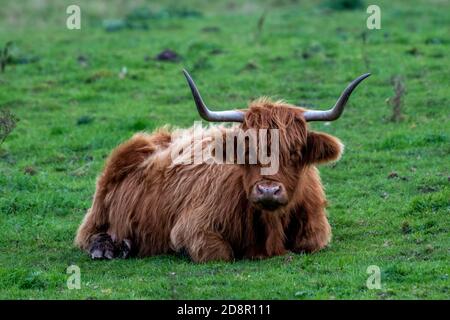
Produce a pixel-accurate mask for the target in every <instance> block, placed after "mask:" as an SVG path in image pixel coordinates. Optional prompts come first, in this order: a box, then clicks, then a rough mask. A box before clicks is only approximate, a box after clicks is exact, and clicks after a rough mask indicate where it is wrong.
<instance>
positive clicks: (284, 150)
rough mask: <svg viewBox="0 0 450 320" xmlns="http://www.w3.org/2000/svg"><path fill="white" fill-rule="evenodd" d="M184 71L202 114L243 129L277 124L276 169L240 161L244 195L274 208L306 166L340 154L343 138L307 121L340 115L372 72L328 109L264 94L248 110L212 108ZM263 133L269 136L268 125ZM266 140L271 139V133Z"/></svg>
mask: <svg viewBox="0 0 450 320" xmlns="http://www.w3.org/2000/svg"><path fill="white" fill-rule="evenodd" d="M183 72H184V75H185V76H186V79H187V81H188V84H189V86H190V88H191V91H192V95H193V97H194V100H195V104H196V106H197V109H198V112H199V113H200V115H201V116H202V118H203V119H205V120H207V121H215V122H240V123H241V128H242V129H243V130H248V129H278V140H279V143H278V146H279V148H278V151H279V152H278V161H279V166H278V170H277V172H276V173H275V174H270V175H263V174H261V170H260V169H261V166H264V165H262V164H261V163H260V162H259V161H258V162H257V163H256V164H248V163H246V164H244V165H242V166H241V168H242V169H243V170H244V173H243V177H244V179H243V180H244V181H243V183H244V187H245V192H246V194H247V197H248V200H249V201H250V203H251V204H252V205H253V207H255V208H256V209H259V210H265V211H275V210H277V209H279V208H283V207H285V206H288V205H289V204H290V203H291V202H292V200H293V195H294V194H295V191H296V190H297V188H298V187H299V186H300V185H301V183H302V180H303V178H304V175H303V173H304V172H305V170H304V168H305V167H308V166H310V165H313V164H318V163H326V162H329V161H335V160H337V159H339V157H340V155H341V152H342V148H343V145H342V144H341V142H340V141H339V140H338V139H337V138H335V137H333V136H330V135H328V134H325V133H319V132H314V131H310V130H308V126H307V122H308V121H333V120H336V119H338V118H339V117H340V116H341V114H342V112H343V110H344V107H345V105H346V103H347V101H348V98H349V97H350V95H351V93H352V92H353V90H354V89H355V88H356V86H357V85H358V84H359V83H360V82H361V81H363V80H364V79H365V78H367V77H368V76H369V75H370V74H364V75H362V76H360V77H358V78H356V79H355V80H354V81H353V82H351V83H350V84H349V85H348V87H347V88H346V89H345V90H344V91H343V93H342V94H341V96H340V97H339V99H338V100H337V102H336V104H335V105H334V107H333V108H331V109H330V110H327V111H317V110H305V109H303V108H300V107H296V106H293V105H289V104H287V103H284V102H282V101H277V102H272V101H270V100H269V99H266V98H262V99H258V100H256V101H254V102H252V103H251V104H250V105H249V107H248V109H246V110H232V111H210V110H209V109H208V107H207V106H206V105H205V103H204V102H203V100H202V98H201V96H200V93H199V91H198V89H197V87H196V85H195V83H194V81H193V80H192V78H191V77H190V75H189V74H188V73H187V71H186V70H184V71H183ZM265 132H267V134H268V135H269V136H270V132H271V131H270V130H267V131H265ZM258 139H259V136H258ZM265 141H267V142H268V143H270V141H271V139H270V137H267V138H266V139H265ZM257 145H259V144H257ZM249 147H251V146H248V145H247V146H246V148H247V150H246V153H249V152H251V151H252V150H248V148H249ZM268 149H270V148H268ZM253 151H255V150H253ZM256 154H257V151H256ZM302 177H303V178H302Z"/></svg>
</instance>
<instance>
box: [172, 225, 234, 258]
mask: <svg viewBox="0 0 450 320" xmlns="http://www.w3.org/2000/svg"><path fill="white" fill-rule="evenodd" d="M191 227H192V225H191V224H189V223H188V224H184V223H183V222H181V221H179V223H177V224H176V225H175V226H174V228H173V229H172V231H171V233H170V240H171V246H172V249H173V250H175V251H176V252H183V251H185V252H186V253H187V254H188V255H189V256H190V258H191V259H192V261H194V262H207V261H232V260H233V259H234V255H233V249H232V248H231V245H230V244H229V243H228V242H227V241H225V240H224V239H223V238H222V236H221V235H220V234H218V233H216V232H214V231H206V230H196V228H191Z"/></svg>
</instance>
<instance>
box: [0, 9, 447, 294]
mask: <svg viewBox="0 0 450 320" xmlns="http://www.w3.org/2000/svg"><path fill="white" fill-rule="evenodd" d="M50 3H52V4H51V5H50ZM71 3H72V1H58V2H56V1H54V2H50V1H21V2H20V4H19V2H18V1H14V0H4V1H2V10H1V12H0V45H1V46H3V45H4V44H5V43H6V42H7V41H14V43H15V51H14V52H13V54H14V55H15V57H16V58H17V57H19V58H20V57H22V58H27V59H28V60H25V62H26V61H29V62H30V63H27V64H14V65H12V64H10V65H7V66H6V72H5V73H3V74H0V109H9V110H11V111H12V112H13V113H14V114H15V115H17V116H18V117H19V118H20V122H19V123H18V126H17V128H16V129H15V131H13V133H12V134H11V135H10V136H9V137H8V138H7V139H6V141H5V143H3V144H2V145H1V146H0V248H1V249H0V298H2V299H15V298H25V299H28V298H32V299H41V298H52V299H61V298H69V299H72V298H77V299H78V298H81V299H85V298H106V299H110V298H111V299H118V298H123V299H133V298H137V299H191V298H192V299H194V298H225V299H228V298H243V299H247V298H253V299H260V298H265V299H272V298H274V299H328V298H336V299H343V298H350V299H360V298H362V299H401V298H406V299H418V298H426V299H448V298H449V297H450V294H449V286H450V281H449V278H448V275H449V273H450V268H449V265H450V263H449V262H450V259H449V250H450V246H449V244H450V241H449V231H450V230H449V225H450V223H449V214H450V186H449V185H450V182H449V181H450V180H449V179H450V172H449V165H450V121H449V120H450V118H449V116H450V107H449V106H450V94H449V93H450V90H449V82H450V72H449V66H450V59H449V53H450V50H449V49H450V35H449V33H448V26H449V23H450V18H449V15H448V12H449V11H450V5H449V2H447V1H438V0H436V1H433V2H432V3H429V2H428V1H395V2H393V1H387V0H386V1H377V4H378V5H379V6H380V7H381V10H382V29H381V30H374V31H370V30H367V29H366V18H367V14H366V12H365V7H366V6H363V8H357V9H354V10H333V9H329V8H328V7H327V6H326V4H324V3H326V1H323V2H322V3H320V2H318V1H298V2H297V1H290V0H289V1H283V0H277V1H271V2H266V4H264V3H263V2H256V1H253V2H248V3H244V2H241V1H234V2H233V3H231V2H213V1H193V2H189V3H190V4H189V6H188V7H183V8H185V9H190V10H196V11H197V12H194V13H195V14H191V15H190V14H180V12H182V11H180V10H178V11H177V10H173V8H174V6H175V4H176V3H177V2H175V1H171V2H169V1H166V2H162V3H161V4H154V1H147V6H148V7H149V8H150V9H151V10H152V12H159V14H157V15H155V16H152V17H151V18H149V19H148V20H144V22H145V23H147V27H148V28H146V29H142V30H141V29H130V28H125V29H122V30H119V31H117V32H107V31H105V29H104V26H103V24H102V21H103V20H105V19H123V18H124V17H125V15H126V14H127V13H129V12H131V11H132V10H133V9H134V8H135V6H134V5H133V4H131V3H130V2H128V3H127V2H125V1H108V2H107V3H108V5H106V4H105V3H106V1H105V3H103V4H101V3H99V2H95V4H94V1H87V0H85V1H79V3H80V4H81V10H82V29H81V30H78V31H76V30H74V31H70V30H67V29H66V28H65V19H66V17H67V15H66V13H65V8H66V6H67V5H68V4H71ZM366 5H367V4H366ZM265 8H268V10H267V15H266V18H265V21H264V24H263V27H262V30H261V32H258V31H257V25H258V20H259V18H260V16H261V15H262V13H263V11H264V10H265ZM138 12H139V11H138ZM171 12H172V14H170V13H171ZM174 12H175V13H174ZM177 12H178V13H177ZM185 12H186V10H185ZM167 13H169V14H167ZM363 32H365V34H366V42H365V44H364V43H363V41H362V33H363ZM166 48H170V49H172V50H174V51H176V52H177V53H179V54H180V55H181V60H180V61H178V62H160V61H155V60H154V59H153V58H154V56H156V55H157V54H158V53H159V52H160V51H162V50H164V49H166ZM80 55H82V56H85V57H86V58H87V59H88V66H86V67H82V66H81V65H80V63H78V61H77V58H78V57H79V56H80ZM33 57H34V58H33ZM145 57H149V58H148V59H145ZM31 58H33V59H31ZM36 58H38V60H37V61H34V60H36ZM122 67H126V68H127V70H128V73H127V76H126V77H125V78H124V79H120V78H119V76H118V74H119V72H120V70H121V69H122ZM183 67H186V68H187V69H188V70H190V71H191V73H192V75H193V77H194V78H195V79H196V81H197V84H198V85H199V88H200V89H201V91H202V92H203V96H204V98H205V100H206V101H207V102H208V103H209V104H211V105H213V106H215V107H216V108H217V109H221V108H222V109H227V108H242V107H245V106H246V104H247V102H248V101H249V100H250V99H253V98H256V97H258V96H261V95H267V96H271V97H273V98H283V99H286V100H287V101H288V102H290V103H295V104H303V105H306V106H311V107H316V108H326V107H328V106H329V105H331V104H332V103H334V101H335V99H336V98H337V97H338V95H339V94H340V92H341V90H342V89H343V88H344V87H345V86H346V85H347V83H348V82H349V81H350V80H352V79H353V78H355V77H356V76H358V75H360V74H362V73H364V72H368V71H369V72H372V74H373V75H372V77H371V78H369V79H368V80H366V81H365V82H364V83H363V84H362V85H361V86H360V87H358V89H357V90H356V92H355V93H354V95H353V96H352V98H351V101H350V102H349V105H348V107H347V109H346V111H345V113H344V116H343V117H342V118H341V119H340V120H339V121H336V122H333V123H331V124H329V125H326V124H324V123H312V124H311V127H312V129H314V130H320V131H325V132H328V133H331V134H333V135H335V136H337V137H339V138H341V139H342V140H343V142H344V143H345V144H346V151H345V154H344V156H343V158H342V160H341V161H340V162H339V163H338V164H337V165H336V166H322V167H321V175H322V179H323V182H324V185H325V186H326V190H327V196H328V199H329V202H330V206H329V209H328V212H329V217H330V222H331V224H332V228H333V241H332V243H331V245H330V247H329V248H327V249H326V250H323V251H321V252H319V253H317V254H313V255H294V254H291V256H292V257H291V258H288V256H283V257H276V258H271V259H267V260H263V261H237V262H235V263H208V264H202V265H196V264H193V263H191V262H189V261H188V260H185V259H183V258H180V257H176V256H158V257H150V258H146V259H130V260H117V261H100V262H98V261H91V260H90V259H89V257H88V256H87V255H86V254H85V253H84V252H81V251H79V250H78V249H77V248H75V247H74V246H73V244H72V241H73V238H74V235H75V232H76V229H77V227H78V225H79V223H80V221H81V219H82V217H83V216H84V213H85V211H86V209H87V208H88V207H89V206H90V203H91V198H92V194H93V192H94V190H95V179H96V176H97V175H98V174H99V173H100V171H101V169H102V166H103V164H104V159H105V157H106V156H107V155H108V154H109V152H110V151H111V150H112V149H113V148H114V147H115V146H116V145H117V144H118V143H120V142H121V141H124V140H126V139H128V138H129V137H130V136H131V135H132V134H133V133H135V132H136V131H140V130H146V131H152V130H153V129H155V128H157V127H158V126H160V125H164V124H171V125H175V126H180V127H187V126H190V125H192V123H193V121H194V120H199V116H198V114H197V112H196V111H195V108H194V104H193V101H192V98H191V96H190V92H189V90H188V88H187V85H186V83H185V80H184V78H183V76H182V74H181V69H182V68H183ZM396 75H400V76H402V77H403V78H404V81H405V85H406V88H407V93H406V95H405V97H404V121H402V122H400V123H392V122H390V121H389V117H390V115H391V106H389V105H388V104H387V103H386V99H387V98H389V97H391V96H393V88H392V85H391V83H390V79H391V77H392V76H396ZM26 172H28V173H26ZM29 172H31V173H33V172H34V174H29ZM391 172H396V173H397V174H398V177H393V178H388V175H389V174H390V173H391ZM72 264H76V265H78V266H79V267H80V268H81V289H80V290H68V289H67V287H66V280H67V277H68V275H67V274H66V268H67V267H68V266H69V265H72ZM370 265H377V266H379V267H380V269H381V271H382V275H381V283H382V288H381V289H380V290H369V289H368V288H367V287H366V285H365V283H366V279H367V278H368V276H369V275H368V274H367V273H366V269H367V267H368V266H370Z"/></svg>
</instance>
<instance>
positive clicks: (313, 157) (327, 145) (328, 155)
mask: <svg viewBox="0 0 450 320" xmlns="http://www.w3.org/2000/svg"><path fill="white" fill-rule="evenodd" d="M343 150H344V145H343V144H342V143H341V141H340V140H339V139H337V138H335V137H333V136H330V135H329V134H326V133H320V132H311V131H310V132H308V137H307V139H306V145H305V147H304V152H303V155H304V160H305V161H306V162H307V163H325V162H330V161H336V160H339V158H340V157H341V154H342V151H343Z"/></svg>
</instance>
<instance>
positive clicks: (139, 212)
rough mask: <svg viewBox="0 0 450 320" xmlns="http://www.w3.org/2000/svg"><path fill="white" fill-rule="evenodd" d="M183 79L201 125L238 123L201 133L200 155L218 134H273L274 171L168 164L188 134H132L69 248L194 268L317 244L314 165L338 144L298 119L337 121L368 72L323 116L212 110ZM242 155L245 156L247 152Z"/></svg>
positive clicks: (262, 102)
mask: <svg viewBox="0 0 450 320" xmlns="http://www.w3.org/2000/svg"><path fill="white" fill-rule="evenodd" d="M184 74H185V76H186V79H187V81H188V84H189V86H190V89H191V91H192V94H193V97H194V100H195V104H196V106H197V109H198V111H199V114H200V115H201V117H202V118H204V119H205V120H207V121H211V122H237V123H238V124H235V125H233V126H231V127H226V126H211V127H209V128H205V129H203V132H202V137H203V138H202V141H201V148H207V147H208V146H209V145H210V144H211V139H208V138H209V137H212V136H213V135H214V134H217V132H220V133H222V134H224V135H225V134H227V133H230V132H231V133H233V132H234V131H236V130H244V131H245V130H249V129H276V130H278V132H279V137H278V139H279V150H278V161H279V168H278V170H277V172H276V173H275V174H271V175H263V174H261V170H260V169H261V166H264V165H262V164H261V163H260V162H258V163H254V164H248V163H245V164H217V163H211V162H209V163H208V162H202V163H195V162H194V163H189V164H183V163H174V161H173V159H172V157H171V154H172V153H173V150H174V148H180V147H182V146H183V145H185V144H189V143H190V142H191V140H192V139H191V138H192V134H193V130H192V128H190V129H178V130H169V129H166V128H163V129H159V130H157V131H155V132H154V133H152V134H146V133H138V134H136V135H134V136H133V137H132V138H131V139H130V140H129V141H127V142H125V143H123V144H122V145H120V146H119V147H118V148H117V149H115V150H114V151H113V153H112V155H111V156H110V157H109V159H108V160H107V163H106V167H105V169H104V171H103V173H102V174H101V176H100V177H99V179H98V181H97V189H96V192H95V195H94V200H93V204H92V207H91V208H90V209H89V210H88V212H87V214H86V216H85V218H84V220H83V222H82V224H81V226H80V227H79V230H78V234H77V236H76V240H75V242H76V244H77V245H78V246H79V247H80V248H82V249H84V250H86V251H88V252H89V254H90V256H91V257H92V258H93V259H112V258H119V257H121V258H126V257H128V256H138V257H144V256H151V255H157V254H167V253H186V254H187V255H188V256H189V257H190V258H191V259H192V260H193V261H195V262H206V261H211V260H224V261H232V260H234V259H240V258H249V259H257V258H264V257H271V256H276V255H282V254H284V253H286V252H287V251H288V250H289V251H292V252H298V253H300V252H315V251H318V250H320V249H322V248H324V247H326V246H327V244H328V243H329V242H330V238H331V229H330V225H329V223H328V219H327V215H326V211H325V207H326V199H325V194H324V190H323V186H322V184H321V181H320V177H319V173H318V170H317V168H316V165H318V164H321V163H327V162H330V161H336V160H338V159H339V158H340V156H341V153H342V149H343V145H342V143H341V142H340V141H339V140H338V139H337V138H335V137H333V136H331V135H328V134H325V133H319V132H314V131H311V130H309V129H308V126H307V122H308V121H332V120H336V119H337V118H339V117H340V115H341V114H342V112H343V109H344V106H345V105H346V103H347V100H348V98H349V96H350V94H351V93H352V91H353V90H354V89H355V88H356V86H357V85H358V84H359V83H360V82H361V81H362V80H364V79H365V78H367V77H368V76H369V74H365V75H362V76H360V77H358V78H357V79H355V80H354V81H353V82H352V83H350V85H349V86H348V87H347V88H346V89H345V90H344V92H343V93H342V94H341V96H340V98H339V99H338V100H337V102H336V104H335V106H334V107H333V108H331V109H330V110H328V111H317V110H306V109H303V108H300V107H296V106H294V105H290V104H287V103H284V102H282V101H278V102H272V101H271V100H269V99H266V98H262V99H258V100H256V101H253V102H252V103H250V105H249V107H248V109H246V110H233V111H218V112H213V111H210V110H209V109H208V107H207V106H206V105H205V103H204V102H203V100H202V98H201V96H200V93H199V91H198V89H197V87H196V86H195V84H194V82H193V80H192V78H191V77H190V76H189V74H188V73H187V72H186V71H184ZM267 132H270V131H267ZM250 148H251V147H248V146H247V147H246V151H245V152H246V154H247V155H248V153H250V152H252V151H255V150H250Z"/></svg>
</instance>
